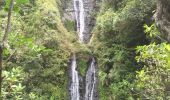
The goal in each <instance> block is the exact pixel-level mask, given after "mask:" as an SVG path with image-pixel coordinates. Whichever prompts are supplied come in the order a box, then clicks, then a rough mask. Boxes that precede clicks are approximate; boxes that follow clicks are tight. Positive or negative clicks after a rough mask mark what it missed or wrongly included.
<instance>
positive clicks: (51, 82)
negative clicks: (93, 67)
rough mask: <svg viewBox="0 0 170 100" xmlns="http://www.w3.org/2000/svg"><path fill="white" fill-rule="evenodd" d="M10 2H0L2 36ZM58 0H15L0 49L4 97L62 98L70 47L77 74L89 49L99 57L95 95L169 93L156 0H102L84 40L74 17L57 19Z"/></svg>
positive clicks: (118, 97)
mask: <svg viewBox="0 0 170 100" xmlns="http://www.w3.org/2000/svg"><path fill="white" fill-rule="evenodd" d="M9 2H10V0H6V3H1V2H0V6H1V4H2V7H0V18H1V20H0V25H1V26H0V28H1V30H0V34H1V38H2V37H3V34H4V30H5V27H6V23H7V13H8V12H7V11H8V9H9ZM62 3H63V1H62V0H36V1H35V0H16V1H15V3H14V4H15V5H14V9H13V12H12V19H11V23H12V24H11V26H12V27H11V31H10V33H9V36H8V45H7V47H6V48H5V49H4V52H3V84H2V98H3V99H4V100H6V99H12V100H13V99H16V100H25V99H26V100H27V99H28V100H67V99H68V97H69V96H68V69H69V68H68V62H69V59H70V55H71V54H72V53H73V52H76V53H77V59H78V66H79V67H78V70H79V71H80V74H81V75H82V76H84V75H85V71H86V69H87V68H86V66H87V64H88V59H89V55H91V54H93V55H95V57H96V58H97V59H98V67H99V69H98V70H99V71H98V75H99V80H100V82H99V94H100V100H145V99H149V100H168V99H170V86H169V84H170V45H169V44H168V43H167V42H166V40H165V39H163V38H162V36H161V33H160V32H159V31H158V29H157V27H156V24H154V21H153V18H152V16H153V15H154V13H155V12H154V10H155V9H156V1H155V0H102V2H100V11H99V12H98V13H97V12H96V15H97V16H96V25H95V27H94V29H93V31H92V33H93V35H92V38H91V41H90V43H88V44H80V43H79V42H78V41H77V37H76V32H75V30H74V23H73V22H70V21H65V22H63V21H62V14H63V12H62V11H63V9H62V7H61V6H62ZM79 58H81V59H79Z"/></svg>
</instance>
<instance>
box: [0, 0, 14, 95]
mask: <svg viewBox="0 0 170 100" xmlns="http://www.w3.org/2000/svg"><path fill="white" fill-rule="evenodd" d="M13 6H14V0H11V2H10V7H9V10H8V20H7V26H6V29H5V34H4V36H3V39H2V44H1V46H0V97H2V80H3V76H2V69H3V67H2V61H3V49H4V47H5V45H6V43H7V38H8V33H9V32H10V25H11V13H12V10H13Z"/></svg>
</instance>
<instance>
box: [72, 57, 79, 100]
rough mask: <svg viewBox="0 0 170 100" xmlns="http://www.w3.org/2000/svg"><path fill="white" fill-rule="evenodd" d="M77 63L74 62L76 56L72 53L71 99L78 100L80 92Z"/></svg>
mask: <svg viewBox="0 0 170 100" xmlns="http://www.w3.org/2000/svg"><path fill="white" fill-rule="evenodd" d="M76 67H77V63H76V56H75V55H73V58H72V62H71V76H72V79H71V100H79V99H80V93H79V77H78V72H77V70H76Z"/></svg>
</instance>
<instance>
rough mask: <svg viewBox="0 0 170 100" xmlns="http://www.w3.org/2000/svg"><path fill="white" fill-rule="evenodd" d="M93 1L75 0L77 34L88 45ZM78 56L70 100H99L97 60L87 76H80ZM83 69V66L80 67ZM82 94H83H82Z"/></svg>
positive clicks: (93, 60)
mask: <svg viewBox="0 0 170 100" xmlns="http://www.w3.org/2000/svg"><path fill="white" fill-rule="evenodd" d="M91 5H92V0H74V14H75V20H76V27H77V33H78V36H79V41H80V42H81V43H87V42H88V39H89V38H90V32H91V27H92V26H90V25H92V24H91V23H92V22H91V21H92V20H91V17H89V16H91V15H90V12H92V11H93V10H92V8H93V7H92V6H91ZM76 67H77V64H76V55H75V54H74V55H73V57H72V62H71V73H70V76H71V79H70V81H71V84H70V98H71V100H98V94H97V77H96V75H97V71H96V67H97V66H96V60H95V58H94V57H93V58H92V59H91V61H90V66H89V67H88V69H87V72H86V75H84V76H81V75H80V76H79V75H78V71H77V70H76ZM80 67H81V66H80ZM80 92H81V93H80Z"/></svg>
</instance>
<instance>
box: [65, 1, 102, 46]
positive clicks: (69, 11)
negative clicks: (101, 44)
mask: <svg viewBox="0 0 170 100" xmlns="http://www.w3.org/2000/svg"><path fill="white" fill-rule="evenodd" d="M74 2H75V0H64V1H63V2H62V6H63V16H62V20H63V22H66V21H68V20H69V21H72V22H74V23H75V26H74V27H75V31H77V35H78V36H79V40H80V34H79V33H80V31H79V30H78V29H79V26H77V25H76V24H79V23H80V20H82V18H81V15H80V14H79V19H77V18H76V14H75V9H74V6H75V4H74ZM76 2H77V4H78V5H77V7H78V11H79V12H78V13H80V12H81V9H80V0H76ZM82 2H83V8H84V9H83V15H84V21H83V22H84V23H83V24H84V27H83V31H82V32H81V33H82V36H81V37H82V41H83V42H84V43H88V41H89V40H90V37H91V31H92V29H93V27H94V25H95V13H96V11H97V6H96V5H97V3H98V2H99V0H82ZM80 18H81V19H80ZM80 27H81V26H80Z"/></svg>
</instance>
